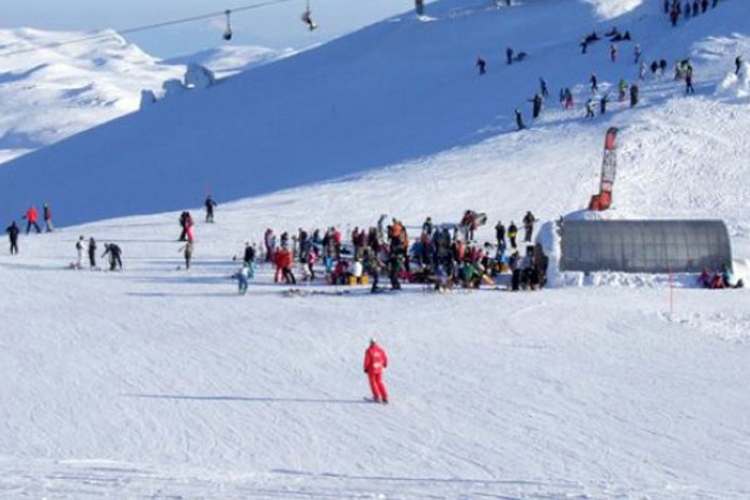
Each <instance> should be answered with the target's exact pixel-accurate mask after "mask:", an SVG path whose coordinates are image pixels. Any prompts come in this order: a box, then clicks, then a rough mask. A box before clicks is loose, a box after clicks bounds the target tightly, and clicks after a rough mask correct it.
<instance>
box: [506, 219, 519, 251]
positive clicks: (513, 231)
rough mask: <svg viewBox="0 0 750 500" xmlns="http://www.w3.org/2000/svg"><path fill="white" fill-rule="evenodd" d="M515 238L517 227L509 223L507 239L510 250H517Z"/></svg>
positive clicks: (513, 223)
mask: <svg viewBox="0 0 750 500" xmlns="http://www.w3.org/2000/svg"><path fill="white" fill-rule="evenodd" d="M517 236H518V226H516V223H515V222H513V221H510V226H508V239H509V240H510V247H511V248H517V246H516V237H517Z"/></svg>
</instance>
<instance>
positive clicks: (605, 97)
mask: <svg viewBox="0 0 750 500" xmlns="http://www.w3.org/2000/svg"><path fill="white" fill-rule="evenodd" d="M608 102H609V94H604V95H603V96H602V98H601V99H599V114H602V115H603V114H604V113H606V112H607V103H608Z"/></svg>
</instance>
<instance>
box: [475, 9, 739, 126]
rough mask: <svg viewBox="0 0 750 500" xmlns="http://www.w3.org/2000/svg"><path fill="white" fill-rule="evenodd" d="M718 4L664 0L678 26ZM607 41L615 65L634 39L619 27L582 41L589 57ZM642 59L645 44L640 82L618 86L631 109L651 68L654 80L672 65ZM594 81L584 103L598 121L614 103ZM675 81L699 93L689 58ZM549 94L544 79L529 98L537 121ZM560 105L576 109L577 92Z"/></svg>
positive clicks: (638, 54)
mask: <svg viewBox="0 0 750 500" xmlns="http://www.w3.org/2000/svg"><path fill="white" fill-rule="evenodd" d="M718 3H719V0H710V1H709V0H685V2H684V7H683V6H682V5H681V2H680V1H679V0H664V12H665V13H666V14H668V15H669V16H670V19H674V20H673V24H676V22H677V20H678V19H679V18H680V16H683V17H684V18H685V19H689V18H690V17H691V16H696V15H698V14H700V13H704V12H706V11H707V10H708V7H709V5H711V7H716V6H717V4H718ZM603 39H606V40H608V41H609V50H608V52H607V53H608V56H609V60H610V61H611V62H612V63H617V62H618V58H619V49H618V45H619V42H629V41H632V40H633V36H632V35H631V33H630V32H629V31H627V30H626V31H625V32H624V33H623V32H621V31H620V30H618V29H617V27H612V28H611V29H610V30H609V31H607V32H606V33H604V34H602V35H600V34H598V33H597V32H596V31H592V32H591V33H589V34H587V35H586V36H584V37H583V39H582V40H581V42H580V46H581V53H582V54H586V53H587V52H588V47H589V45H591V44H592V43H595V42H598V41H599V40H603ZM505 55H506V63H507V64H508V65H511V64H513V63H514V62H517V61H518V60H519V59H518V56H517V55H516V54H515V51H514V49H513V48H512V47H508V48H507V49H506V53H505ZM642 56H643V49H642V48H641V45H640V44H635V45H634V47H633V58H632V61H633V63H634V64H635V65H637V67H638V79H637V81H633V82H631V83H628V82H627V81H626V80H625V78H622V79H620V81H619V83H618V85H617V89H618V98H619V101H627V100H628V98H629V104H630V107H634V106H637V105H638V103H639V99H640V98H639V93H640V84H639V83H638V82H639V81H642V80H645V79H646V77H647V75H648V71H649V69H650V70H651V73H652V75H653V76H654V77H656V78H659V77H662V76H663V75H664V74H665V73H666V70H667V67H668V63H667V61H666V60H665V59H664V58H661V59H659V60H658V61H657V60H654V61H652V62H651V63H650V65H649V64H648V63H647V62H646V61H644V60H643V58H642ZM525 57H526V54H525V53H523V57H522V58H521V60H522V59H523V58H525ZM742 65H743V61H742V56H741V55H740V56H737V58H736V59H735V74H739V73H740V71H741V69H742ZM476 66H477V68H478V70H479V74H480V75H484V74H486V73H487V61H486V60H485V59H484V58H483V57H481V56H479V57H478V58H477V60H476ZM592 80H593V81H592V85H591V92H592V94H591V96H590V97H587V98H585V100H584V111H585V114H584V117H585V118H594V117H595V116H596V111H597V108H598V111H599V114H604V113H606V112H607V104H608V103H609V102H610V100H611V99H610V96H609V93H608V92H606V93H604V94H603V95H602V94H599V92H598V90H599V89H598V82H597V79H596V75H595V74H593V75H592ZM675 80H681V81H684V82H685V93H686V94H692V93H694V92H695V90H694V88H693V67H692V64H691V63H690V61H689V60H688V59H683V60H679V61H677V62H676V63H675ZM548 93H549V92H548V90H547V82H546V81H545V79H544V78H540V88H539V91H538V92H536V93H534V95H533V96H532V97H530V98H529V99H527V100H528V101H529V102H531V104H532V108H531V116H532V118H533V119H537V118H539V116H540V115H541V113H542V110H543V107H544V103H545V102H546V101H547V100H548ZM597 104H598V106H597ZM560 105H561V107H562V108H563V109H566V110H568V109H574V108H575V104H574V99H573V92H572V91H571V90H570V88H569V87H563V88H561V89H560ZM514 120H515V124H516V128H517V129H518V130H523V129H525V128H526V127H527V126H526V123H525V122H524V117H523V112H522V111H521V109H519V108H516V109H515V110H514Z"/></svg>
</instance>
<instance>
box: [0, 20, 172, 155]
mask: <svg viewBox="0 0 750 500" xmlns="http://www.w3.org/2000/svg"><path fill="white" fill-rule="evenodd" d="M82 39H89V40H88V41H85V42H80V43H68V42H70V41H74V40H82ZM0 47H1V48H0V100H2V111H3V112H2V113H0V161H2V160H6V159H10V158H13V157H15V156H18V155H21V154H24V153H26V152H28V151H30V150H36V149H38V148H41V147H44V146H47V145H49V144H52V143H55V142H58V141H60V140H61V139H63V138H66V137H69V136H71V135H73V134H76V133H78V132H80V131H82V130H86V129H89V128H91V127H93V126H96V125H99V124H101V123H103V122H106V121H109V120H112V119H114V118H117V117H119V116H122V115H123V114H126V113H129V112H132V111H135V110H137V109H138V105H139V103H140V92H141V89H143V88H153V89H154V90H156V91H157V92H159V93H161V84H162V82H163V81H164V80H167V79H169V78H181V77H182V75H183V74H184V72H185V68H184V66H176V65H172V66H170V65H165V64H161V63H159V62H158V61H157V60H155V59H154V58H152V57H150V56H149V55H147V54H145V53H143V52H142V51H141V50H140V49H138V48H137V47H136V46H134V45H132V44H129V43H127V42H126V41H125V40H123V39H122V37H120V36H119V35H117V33H115V32H107V31H105V32H100V33H61V32H49V31H40V30H34V29H29V28H21V29H15V30H0Z"/></svg>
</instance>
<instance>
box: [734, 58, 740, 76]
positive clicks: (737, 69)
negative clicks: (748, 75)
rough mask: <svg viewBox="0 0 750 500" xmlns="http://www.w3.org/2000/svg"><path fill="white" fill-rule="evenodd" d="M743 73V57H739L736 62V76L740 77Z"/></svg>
mask: <svg viewBox="0 0 750 500" xmlns="http://www.w3.org/2000/svg"><path fill="white" fill-rule="evenodd" d="M740 71H742V56H741V55H739V56H737V57H736V58H735V60H734V74H735V75H739V74H740Z"/></svg>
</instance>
